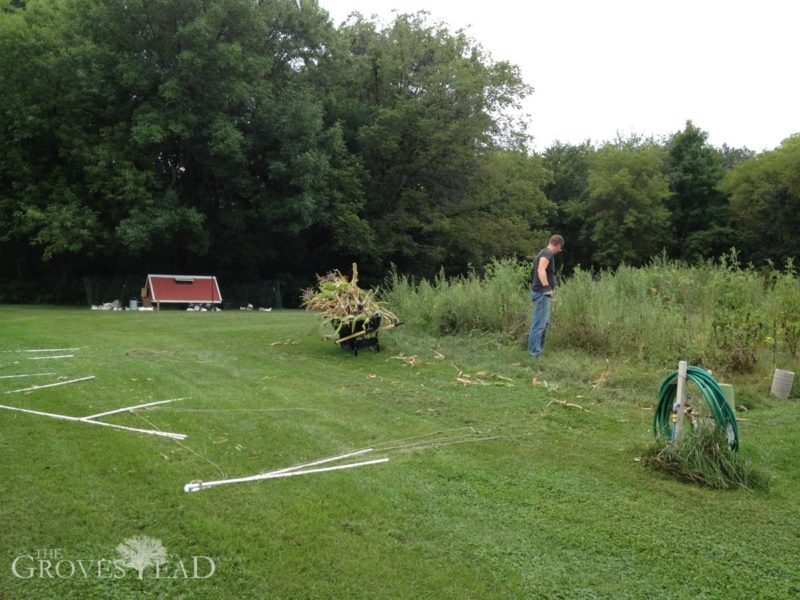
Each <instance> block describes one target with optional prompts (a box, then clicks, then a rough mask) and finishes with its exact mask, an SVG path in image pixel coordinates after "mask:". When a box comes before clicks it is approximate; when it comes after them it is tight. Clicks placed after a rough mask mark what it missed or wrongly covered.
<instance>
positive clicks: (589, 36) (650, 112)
mask: <svg viewBox="0 0 800 600" xmlns="http://www.w3.org/2000/svg"><path fill="white" fill-rule="evenodd" d="M319 3H320V6H322V8H323V9H325V10H326V11H328V13H329V14H330V16H331V19H332V20H333V22H334V23H335V24H336V25H337V26H338V25H339V24H341V22H342V21H344V20H345V19H346V18H347V15H348V14H350V13H351V12H353V11H359V12H361V13H362V14H363V15H365V16H367V17H369V16H371V15H377V16H378V17H379V18H380V20H381V22H383V23H385V24H388V23H390V22H391V21H392V19H393V13H392V10H393V9H394V10H398V11H399V12H416V11H418V10H427V11H428V12H430V13H431V17H432V18H433V19H436V20H439V21H443V22H444V23H447V24H448V26H449V28H450V29H451V30H452V31H455V30H457V29H459V28H464V29H466V30H467V32H468V34H469V35H470V37H472V38H473V39H475V40H476V41H477V42H478V43H480V45H481V46H483V47H484V49H485V50H487V51H488V52H489V53H491V55H492V57H493V59H494V60H508V61H509V62H512V63H514V64H516V65H518V66H519V67H520V69H521V70H522V75H523V78H524V79H525V81H526V82H527V83H528V84H529V85H531V86H533V87H534V90H535V91H534V93H533V94H532V96H531V97H529V98H528V99H527V100H526V101H525V105H524V108H525V112H527V113H528V114H529V115H530V119H529V123H530V132H531V133H532V134H533V135H534V136H535V146H536V149H537V150H540V151H541V150H544V149H545V148H547V147H548V146H549V145H550V144H552V143H553V142H554V141H555V140H560V141H562V142H568V143H573V144H577V143H581V142H583V141H585V140H587V139H590V140H591V141H592V142H595V143H599V142H603V141H606V140H612V139H614V138H615V137H616V135H617V133H618V132H619V133H620V134H622V135H623V136H628V135H630V134H632V133H635V134H642V135H646V136H648V135H655V136H661V135H670V134H672V133H675V132H676V131H680V130H682V129H683V128H684V125H685V123H686V121H687V120H691V121H692V122H693V123H694V124H695V125H696V126H697V127H699V128H700V129H702V130H704V131H706V132H708V133H709V142H710V143H711V144H714V145H716V146H721V145H722V144H723V143H727V144H728V145H729V146H734V147H742V146H747V147H748V148H750V149H751V150H756V151H762V150H771V149H773V148H775V147H776V146H778V145H779V144H780V143H781V141H782V140H783V139H784V138H786V137H788V136H789V135H791V134H792V133H798V132H800V72H799V71H800V60H798V59H800V51H798V49H799V48H800V45H798V37H800V36H798V32H800V3H798V2H797V1H796V0H546V1H543V0H492V1H490V2H477V1H470V0H319Z"/></svg>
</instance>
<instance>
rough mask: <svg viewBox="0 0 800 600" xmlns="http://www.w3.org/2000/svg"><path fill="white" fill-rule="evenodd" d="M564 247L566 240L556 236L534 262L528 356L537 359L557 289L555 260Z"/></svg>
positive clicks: (542, 344)
mask: <svg viewBox="0 0 800 600" xmlns="http://www.w3.org/2000/svg"><path fill="white" fill-rule="evenodd" d="M563 247H564V238H563V237H561V236H560V235H554V236H552V237H551V238H550V243H549V244H547V248H544V249H542V251H541V252H539V254H537V255H536V260H534V261H533V270H532V271H531V300H533V320H532V322H531V332H530V334H528V354H530V355H531V356H533V357H534V358H537V357H538V356H539V354H541V352H542V348H543V347H544V336H545V333H547V322H548V321H549V320H550V303H551V302H552V300H553V288H555V287H556V276H555V258H556V254H558V253H559V252H561V249H562V248H563Z"/></svg>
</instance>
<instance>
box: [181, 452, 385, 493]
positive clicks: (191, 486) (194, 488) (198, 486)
mask: <svg viewBox="0 0 800 600" xmlns="http://www.w3.org/2000/svg"><path fill="white" fill-rule="evenodd" d="M388 461H389V459H388V458H376V459H374V460H366V461H363V462H357V463H350V464H347V465H335V466H333V467H321V468H319V469H308V470H307V471H289V472H281V473H278V472H274V473H263V474H261V475H253V476H252V477H239V478H237V479H220V480H218V481H193V482H191V483H187V484H186V485H185V486H183V491H184V492H199V491H200V490H204V489H207V488H211V487H216V486H219V485H227V484H229V483H245V482H248V481H262V480H264V479H280V478H281V477H295V476H299V475H310V474H311V473H325V472H328V471H339V470H341V469H353V468H355V467H363V466H366V465H376V464H379V463H385V462H388Z"/></svg>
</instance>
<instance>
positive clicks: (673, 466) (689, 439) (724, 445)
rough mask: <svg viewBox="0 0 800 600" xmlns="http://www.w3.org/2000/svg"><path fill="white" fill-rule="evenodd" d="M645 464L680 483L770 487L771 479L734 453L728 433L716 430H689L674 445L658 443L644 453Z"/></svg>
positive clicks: (746, 487)
mask: <svg viewBox="0 0 800 600" xmlns="http://www.w3.org/2000/svg"><path fill="white" fill-rule="evenodd" d="M661 441H663V440H661ZM642 462H643V463H644V465H645V466H647V467H649V468H651V469H653V470H655V471H659V472H662V473H664V474H666V475H669V476H670V477H674V478H676V479H678V480H679V481H685V482H687V483H696V484H699V485H703V486H706V487H711V488H715V489H721V490H727V489H737V488H741V489H748V490H765V489H767V488H768V487H769V478H768V476H767V475H765V474H764V473H762V472H761V471H760V470H759V469H758V468H756V467H755V466H754V465H753V463H752V462H751V461H750V460H749V459H747V458H746V457H744V456H742V455H741V454H739V453H737V452H734V451H733V450H731V449H730V448H729V447H728V439H727V437H726V436H725V432H724V431H723V430H721V429H719V428H715V427H699V428H697V429H689V430H688V431H686V433H685V434H684V435H683V436H682V437H681V439H680V440H678V441H677V442H676V443H675V444H671V443H668V444H666V445H661V444H659V443H658V442H656V443H655V444H653V445H651V446H650V447H649V448H647V450H646V451H645V452H644V454H643V456H642Z"/></svg>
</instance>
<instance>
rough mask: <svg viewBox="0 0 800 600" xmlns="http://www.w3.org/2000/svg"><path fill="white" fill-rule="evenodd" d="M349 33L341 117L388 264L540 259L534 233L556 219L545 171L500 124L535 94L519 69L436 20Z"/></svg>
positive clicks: (421, 268)
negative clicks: (550, 216)
mask: <svg viewBox="0 0 800 600" xmlns="http://www.w3.org/2000/svg"><path fill="white" fill-rule="evenodd" d="M341 34H342V35H343V36H344V39H345V40H346V41H347V42H348V55H349V58H348V60H347V61H342V62H340V63H339V65H338V66H339V67H340V68H341V69H342V76H341V79H340V81H341V82H342V83H343V84H344V86H345V87H344V88H342V89H340V90H338V91H337V93H336V94H337V96H336V97H335V98H332V107H331V110H332V113H333V114H335V115H337V117H338V118H340V119H342V121H343V123H344V125H345V127H346V128H347V129H349V130H350V131H351V132H352V133H350V134H348V135H346V139H348V140H349V142H350V147H351V149H352V150H353V151H354V152H357V153H358V155H359V156H360V157H361V160H362V161H363V164H364V166H365V168H366V170H367V172H368V174H369V179H368V186H367V199H368V200H367V215H368V218H369V219H370V221H371V223H372V225H373V227H374V229H375V231H376V235H377V238H378V239H379V240H380V250H379V251H380V253H381V255H382V257H383V258H384V264H385V263H386V261H391V262H394V263H395V264H397V265H398V266H399V267H400V268H401V269H405V270H411V271H416V272H422V273H428V274H429V273H432V272H435V271H436V270H438V269H439V267H440V266H442V265H445V266H446V267H448V268H449V269H451V270H463V269H464V268H466V264H467V262H469V261H472V260H475V261H481V262H483V261H485V260H486V259H488V258H489V256H490V254H489V253H495V252H502V253H512V252H515V253H521V254H523V253H527V252H529V243H528V239H527V236H526V234H527V233H529V232H530V230H531V226H532V224H534V223H536V222H538V223H544V218H543V217H546V210H547V202H546V200H545V198H544V196H543V194H542V193H541V185H542V183H543V181H544V172H543V171H542V170H541V168H540V167H539V166H538V164H537V159H535V158H534V157H532V156H528V155H527V153H526V152H525V151H524V149H523V147H522V144H521V141H523V140H524V135H523V134H522V132H520V131H518V130H513V128H512V129H504V128H503V125H504V121H502V120H501V119H500V118H499V117H498V116H499V115H500V114H502V113H503V111H505V110H507V109H509V108H512V107H515V106H517V105H518V102H519V100H520V99H521V98H523V97H524V96H525V94H527V93H528V92H529V88H528V87H527V86H526V85H525V84H524V83H523V82H522V79H521V77H520V74H519V71H518V69H517V68H516V67H513V66H512V65H510V64H508V63H505V62H493V61H492V60H491V58H490V57H489V56H488V55H487V54H486V53H485V52H484V51H483V50H482V49H481V48H480V47H479V46H477V45H475V43H474V42H473V41H472V40H470V39H469V38H468V37H467V36H466V35H465V34H464V33H463V32H460V31H459V32H456V33H452V32H450V31H449V30H448V29H447V28H446V27H445V26H443V25H441V24H439V23H431V22H430V21H429V19H428V18H427V16H426V15H425V14H424V13H419V14H416V15H400V16H398V17H397V18H396V19H395V21H394V22H393V23H392V24H391V25H389V26H387V27H385V28H383V29H378V28H377V27H376V26H375V24H374V23H372V22H369V21H365V20H364V19H363V17H359V16H356V17H355V18H353V19H351V20H350V21H349V22H348V23H347V24H346V25H345V26H344V27H343V28H342V31H341ZM504 144H505V146H504ZM509 144H511V145H510V146H509ZM503 147H505V148H506V149H507V151H508V155H507V156H501V155H499V154H498V153H497V151H498V149H500V148H503ZM520 165H524V167H522V168H521V167H520ZM521 190H524V195H525V198H524V199H520V194H521ZM537 217H538V218H537ZM503 229H505V230H506V233H507V235H506V239H505V240H504V241H502V242H501V241H500V240H498V239H497V237H498V232H499V231H501V230H503Z"/></svg>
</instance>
